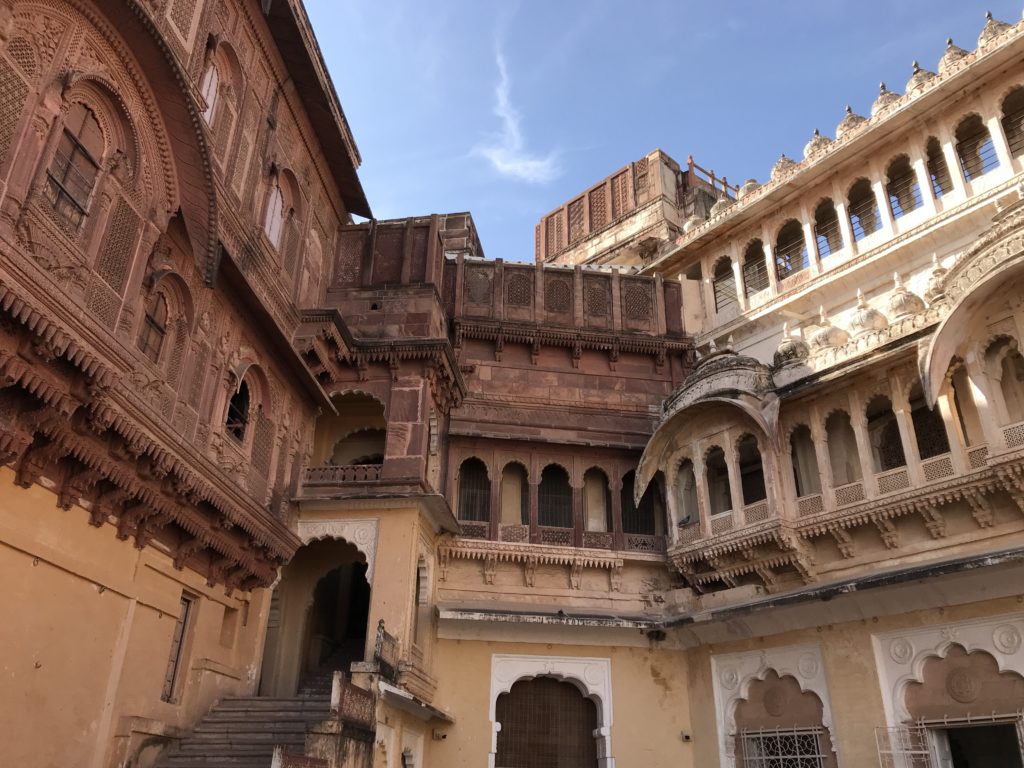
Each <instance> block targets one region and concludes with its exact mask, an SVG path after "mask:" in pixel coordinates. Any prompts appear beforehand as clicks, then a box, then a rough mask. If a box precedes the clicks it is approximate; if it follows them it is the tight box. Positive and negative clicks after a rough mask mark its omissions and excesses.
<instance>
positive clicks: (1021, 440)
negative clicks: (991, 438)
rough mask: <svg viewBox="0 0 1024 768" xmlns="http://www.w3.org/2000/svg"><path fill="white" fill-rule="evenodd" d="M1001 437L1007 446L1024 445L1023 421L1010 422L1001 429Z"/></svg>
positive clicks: (1016, 446) (1017, 446)
mask: <svg viewBox="0 0 1024 768" xmlns="http://www.w3.org/2000/svg"><path fill="white" fill-rule="evenodd" d="M1003 438H1004V439H1005V440H1006V447H1007V448H1019V447H1020V446H1022V445H1024V423H1021V424H1011V425H1010V426H1009V427H1006V428H1005V429H1004V430H1003Z"/></svg>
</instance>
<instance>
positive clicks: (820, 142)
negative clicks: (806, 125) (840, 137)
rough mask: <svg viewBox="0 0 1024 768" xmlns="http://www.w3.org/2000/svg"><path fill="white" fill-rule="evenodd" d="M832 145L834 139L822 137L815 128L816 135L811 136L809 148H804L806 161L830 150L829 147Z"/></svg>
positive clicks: (808, 143)
mask: <svg viewBox="0 0 1024 768" xmlns="http://www.w3.org/2000/svg"><path fill="white" fill-rule="evenodd" d="M831 144H832V139H830V138H829V137H828V136H822V135H821V132H820V131H819V130H818V129H817V128H815V129H814V135H813V136H811V140H810V141H808V142H807V146H805V147H804V159H805V160H806V159H807V158H809V157H810V156H811V155H816V154H818V153H819V152H822V151H824V150H826V149H828V147H829V145H831Z"/></svg>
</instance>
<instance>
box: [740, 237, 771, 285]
mask: <svg viewBox="0 0 1024 768" xmlns="http://www.w3.org/2000/svg"><path fill="white" fill-rule="evenodd" d="M768 285H769V280H768V265H767V264H766V263H765V260H764V251H763V250H761V246H760V244H759V245H758V246H757V251H756V252H754V253H751V251H747V256H746V259H745V260H744V261H743V293H744V294H745V295H746V296H750V295H751V294H752V293H757V292H759V291H763V290H765V289H766V288H767V287H768Z"/></svg>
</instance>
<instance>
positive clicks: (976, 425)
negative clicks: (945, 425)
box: [952, 366, 985, 446]
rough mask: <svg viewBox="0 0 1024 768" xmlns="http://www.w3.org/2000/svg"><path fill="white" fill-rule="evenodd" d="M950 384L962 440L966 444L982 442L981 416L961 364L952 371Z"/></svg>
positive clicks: (964, 369) (969, 382)
mask: <svg viewBox="0 0 1024 768" xmlns="http://www.w3.org/2000/svg"><path fill="white" fill-rule="evenodd" d="M952 384H953V407H954V408H955V409H956V417H957V420H958V421H959V423H960V432H961V433H962V434H963V436H964V442H965V443H966V444H967V445H968V446H972V445H978V444H980V443H984V442H985V435H984V433H983V432H982V429H981V417H980V416H979V415H978V406H977V405H976V404H975V402H974V389H973V387H972V386H971V380H970V378H969V377H968V375H967V369H966V368H964V367H963V366H961V367H959V368H957V369H956V371H955V372H954V373H953V378H952Z"/></svg>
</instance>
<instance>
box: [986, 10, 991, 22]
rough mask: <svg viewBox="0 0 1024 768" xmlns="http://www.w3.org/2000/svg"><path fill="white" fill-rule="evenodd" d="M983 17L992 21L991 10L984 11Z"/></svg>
mask: <svg viewBox="0 0 1024 768" xmlns="http://www.w3.org/2000/svg"><path fill="white" fill-rule="evenodd" d="M985 18H986V19H988V20H989V21H992V11H985Z"/></svg>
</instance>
